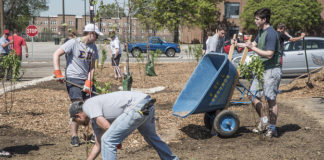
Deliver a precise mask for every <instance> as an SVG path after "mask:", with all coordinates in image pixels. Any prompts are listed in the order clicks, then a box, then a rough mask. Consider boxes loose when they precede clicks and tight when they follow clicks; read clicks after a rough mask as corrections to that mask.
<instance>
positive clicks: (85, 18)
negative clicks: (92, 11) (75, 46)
mask: <svg viewBox="0 0 324 160" xmlns="http://www.w3.org/2000/svg"><path fill="white" fill-rule="evenodd" d="M85 25H87V0H84V26H85Z"/></svg>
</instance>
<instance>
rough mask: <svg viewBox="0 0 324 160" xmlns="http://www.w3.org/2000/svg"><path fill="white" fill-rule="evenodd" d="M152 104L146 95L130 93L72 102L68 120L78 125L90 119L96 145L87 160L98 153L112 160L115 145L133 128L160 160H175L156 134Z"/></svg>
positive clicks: (120, 92)
mask: <svg viewBox="0 0 324 160" xmlns="http://www.w3.org/2000/svg"><path fill="white" fill-rule="evenodd" d="M154 103H155V99H152V98H151V97H150V96H149V95H147V94H144V93H141V92H134V91H118V92H112V93H108V94H104V95H99V96H96V97H93V98H90V99H88V100H87V101H86V102H85V103H84V104H83V103H82V102H74V103H72V104H71V106H70V109H69V112H70V117H71V118H72V119H73V120H74V121H76V122H77V123H79V124H81V125H88V123H89V122H90V120H91V124H92V128H93V130H94V133H95V134H96V143H95V145H94V146H93V148H92V150H91V152H90V154H89V156H88V158H87V159H88V160H90V159H95V158H96V157H97V156H98V155H99V153H100V151H101V154H102V159H109V160H116V159H117V149H116V148H117V146H118V145H119V144H121V143H122V141H123V140H124V139H125V138H126V137H127V136H128V135H130V134H131V133H132V132H133V131H134V130H135V129H137V130H138V131H139V132H140V133H141V135H142V136H143V137H144V139H145V140H146V142H147V143H148V144H150V145H151V146H153V148H154V149H155V150H156V151H157V153H158V154H159V156H160V158H161V159H162V160H178V157H177V156H176V155H174V154H173V153H172V152H171V150H170V148H169V147H168V145H167V144H166V143H165V142H163V141H162V140H161V139H160V137H159V136H158V135H157V134H156V131H155V118H154Z"/></svg>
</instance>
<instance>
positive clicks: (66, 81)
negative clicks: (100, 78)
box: [63, 79, 99, 95]
mask: <svg viewBox="0 0 324 160" xmlns="http://www.w3.org/2000/svg"><path fill="white" fill-rule="evenodd" d="M63 82H65V83H69V84H71V85H73V86H76V87H79V88H81V89H83V86H81V85H78V84H76V83H73V82H71V81H68V80H66V79H64V80H63ZM91 93H93V94H96V95H99V93H98V92H95V91H91Z"/></svg>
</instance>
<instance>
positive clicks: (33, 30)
mask: <svg viewBox="0 0 324 160" xmlns="http://www.w3.org/2000/svg"><path fill="white" fill-rule="evenodd" d="M26 33H27V35H28V36H29V37H32V60H34V37H35V36H37V34H38V29H37V27H36V26H34V25H29V26H28V27H27V28H26Z"/></svg>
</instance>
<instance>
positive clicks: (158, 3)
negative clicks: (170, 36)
mask: <svg viewBox="0 0 324 160" xmlns="http://www.w3.org/2000/svg"><path fill="white" fill-rule="evenodd" d="M132 1H133V3H134V4H135V5H134V8H135V16H136V17H137V18H138V19H139V20H140V21H141V22H142V23H144V24H149V25H150V28H153V30H159V29H161V28H167V29H168V30H170V31H174V42H178V41H179V39H178V38H179V28H180V26H193V25H196V26H199V27H201V28H203V29H207V28H211V26H212V25H215V24H217V21H219V16H220V14H219V8H217V7H216V6H217V4H218V3H220V2H222V1H223V0H132Z"/></svg>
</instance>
